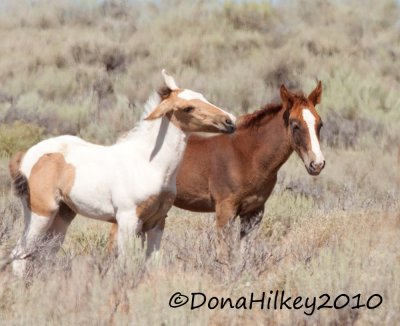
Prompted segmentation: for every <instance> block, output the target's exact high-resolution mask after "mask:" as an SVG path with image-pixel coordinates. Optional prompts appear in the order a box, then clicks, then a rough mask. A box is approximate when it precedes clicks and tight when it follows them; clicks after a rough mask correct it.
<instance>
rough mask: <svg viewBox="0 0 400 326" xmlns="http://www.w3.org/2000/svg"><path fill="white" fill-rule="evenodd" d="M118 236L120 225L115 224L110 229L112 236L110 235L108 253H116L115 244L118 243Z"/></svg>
mask: <svg viewBox="0 0 400 326" xmlns="http://www.w3.org/2000/svg"><path fill="white" fill-rule="evenodd" d="M117 234H118V224H117V223H113V225H112V226H111V229H110V234H109V235H108V240H107V252H108V253H109V254H112V253H113V251H114V246H115V243H116V242H117Z"/></svg>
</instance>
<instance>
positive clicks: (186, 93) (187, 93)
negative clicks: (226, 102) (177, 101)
mask: <svg viewBox="0 0 400 326" xmlns="http://www.w3.org/2000/svg"><path fill="white" fill-rule="evenodd" d="M178 97H180V98H181V99H184V100H187V101H191V100H200V101H203V102H204V103H207V104H208V105H211V106H212V107H214V108H216V109H218V110H220V111H221V112H223V113H225V114H227V115H228V116H229V118H230V119H231V120H232V122H233V123H235V122H236V117H235V116H234V115H232V114H230V113H229V112H226V111H224V110H222V109H221V108H219V107H218V106H216V105H214V104H212V103H210V102H209V101H207V99H206V98H205V97H204V95H203V94H201V93H197V92H194V91H192V90H190V89H184V90H183V91H182V92H180V93H179V94H178Z"/></svg>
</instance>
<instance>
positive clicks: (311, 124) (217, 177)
mask: <svg viewBox="0 0 400 326" xmlns="http://www.w3.org/2000/svg"><path fill="white" fill-rule="evenodd" d="M280 96H281V100H282V103H281V104H268V105H266V106H265V107H264V108H262V109H260V110H258V111H256V112H254V113H251V114H247V115H243V116H241V117H240V118H239V120H238V125H237V130H236V132H235V133H234V134H232V135H217V136H213V137H208V138H206V137H201V136H197V135H192V136H191V137H190V138H189V141H188V146H187V148H186V152H185V155H184V157H183V161H182V165H181V167H180V169H179V171H178V176H177V196H176V198H175V201H174V205H175V206H177V207H179V208H183V209H186V210H189V211H195V212H216V219H217V231H218V232H217V233H218V240H219V245H218V251H219V253H218V258H219V260H220V261H221V262H226V261H227V259H228V258H229V250H228V248H229V242H230V239H229V236H230V235H231V231H230V228H229V225H230V224H231V223H230V222H231V221H232V220H233V219H234V218H235V217H237V216H239V217H240V238H241V240H242V241H241V244H244V243H245V241H244V240H246V239H248V235H249V234H251V232H252V231H253V230H256V229H258V226H259V225H260V222H261V220H262V217H263V215H264V205H265V202H266V201H267V199H268V198H269V196H270V195H271V193H272V190H273V188H274V186H275V183H276V180H277V174H278V171H279V169H280V168H281V166H282V165H283V164H284V163H285V162H286V161H287V160H288V158H289V157H290V155H291V154H292V153H293V151H295V152H296V153H297V154H298V155H299V156H300V158H301V159H302V161H303V162H304V164H305V167H306V169H307V171H308V173H309V174H310V175H314V176H315V175H318V174H319V173H320V172H321V170H322V169H323V168H324V166H325V160H324V156H323V154H322V152H321V149H320V143H319V133H320V129H321V127H322V121H321V118H320V116H319V115H318V113H317V111H316V109H315V106H316V105H317V104H319V103H320V102H321V96H322V84H321V82H318V85H317V86H316V88H315V89H314V90H313V91H312V92H311V93H310V94H309V95H308V96H307V97H306V96H304V95H303V94H301V93H293V92H291V91H289V90H287V89H286V87H285V86H284V85H282V86H281V88H280ZM116 230H117V227H116V226H115V225H114V226H113V228H112V229H111V235H110V239H111V241H110V243H109V246H110V247H111V245H112V242H114V239H113V238H114V234H115V233H116Z"/></svg>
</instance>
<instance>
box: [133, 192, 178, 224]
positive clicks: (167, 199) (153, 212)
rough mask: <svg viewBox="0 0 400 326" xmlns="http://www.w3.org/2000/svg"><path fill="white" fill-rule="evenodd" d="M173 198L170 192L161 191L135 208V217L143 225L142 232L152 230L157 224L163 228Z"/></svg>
mask: <svg viewBox="0 0 400 326" xmlns="http://www.w3.org/2000/svg"><path fill="white" fill-rule="evenodd" d="M175 196H176V194H175V193H174V192H172V191H163V192H161V193H159V194H157V195H151V196H149V197H148V198H147V199H146V200H144V201H142V202H140V203H139V204H138V205H137V206H136V215H137V216H138V218H139V219H140V220H141V221H142V223H143V228H142V230H143V231H147V230H149V229H152V228H153V227H155V226H156V225H157V224H158V225H159V226H160V227H164V220H165V217H166V214H167V212H168V210H169V209H170V208H171V206H172V204H173V203H174V200H175Z"/></svg>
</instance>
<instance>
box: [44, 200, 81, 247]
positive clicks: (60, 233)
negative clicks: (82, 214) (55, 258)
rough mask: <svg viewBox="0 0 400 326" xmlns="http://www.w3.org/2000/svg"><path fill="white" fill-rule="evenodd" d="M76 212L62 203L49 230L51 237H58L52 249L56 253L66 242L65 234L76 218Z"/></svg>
mask: <svg viewBox="0 0 400 326" xmlns="http://www.w3.org/2000/svg"><path fill="white" fill-rule="evenodd" d="M75 216H76V213H75V212H74V211H73V210H72V209H70V208H69V207H68V206H67V205H66V204H64V203H62V204H61V205H60V208H59V210H58V212H57V214H56V216H55V218H54V221H53V224H52V225H51V227H50V228H49V230H48V232H47V233H48V235H49V236H50V237H57V239H56V243H55V244H54V246H53V248H52V250H53V252H54V253H57V251H58V250H59V249H60V247H61V245H62V244H63V242H64V239H65V234H66V233H67V229H68V227H69V226H70V224H71V222H72V220H73V219H74V218H75Z"/></svg>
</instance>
